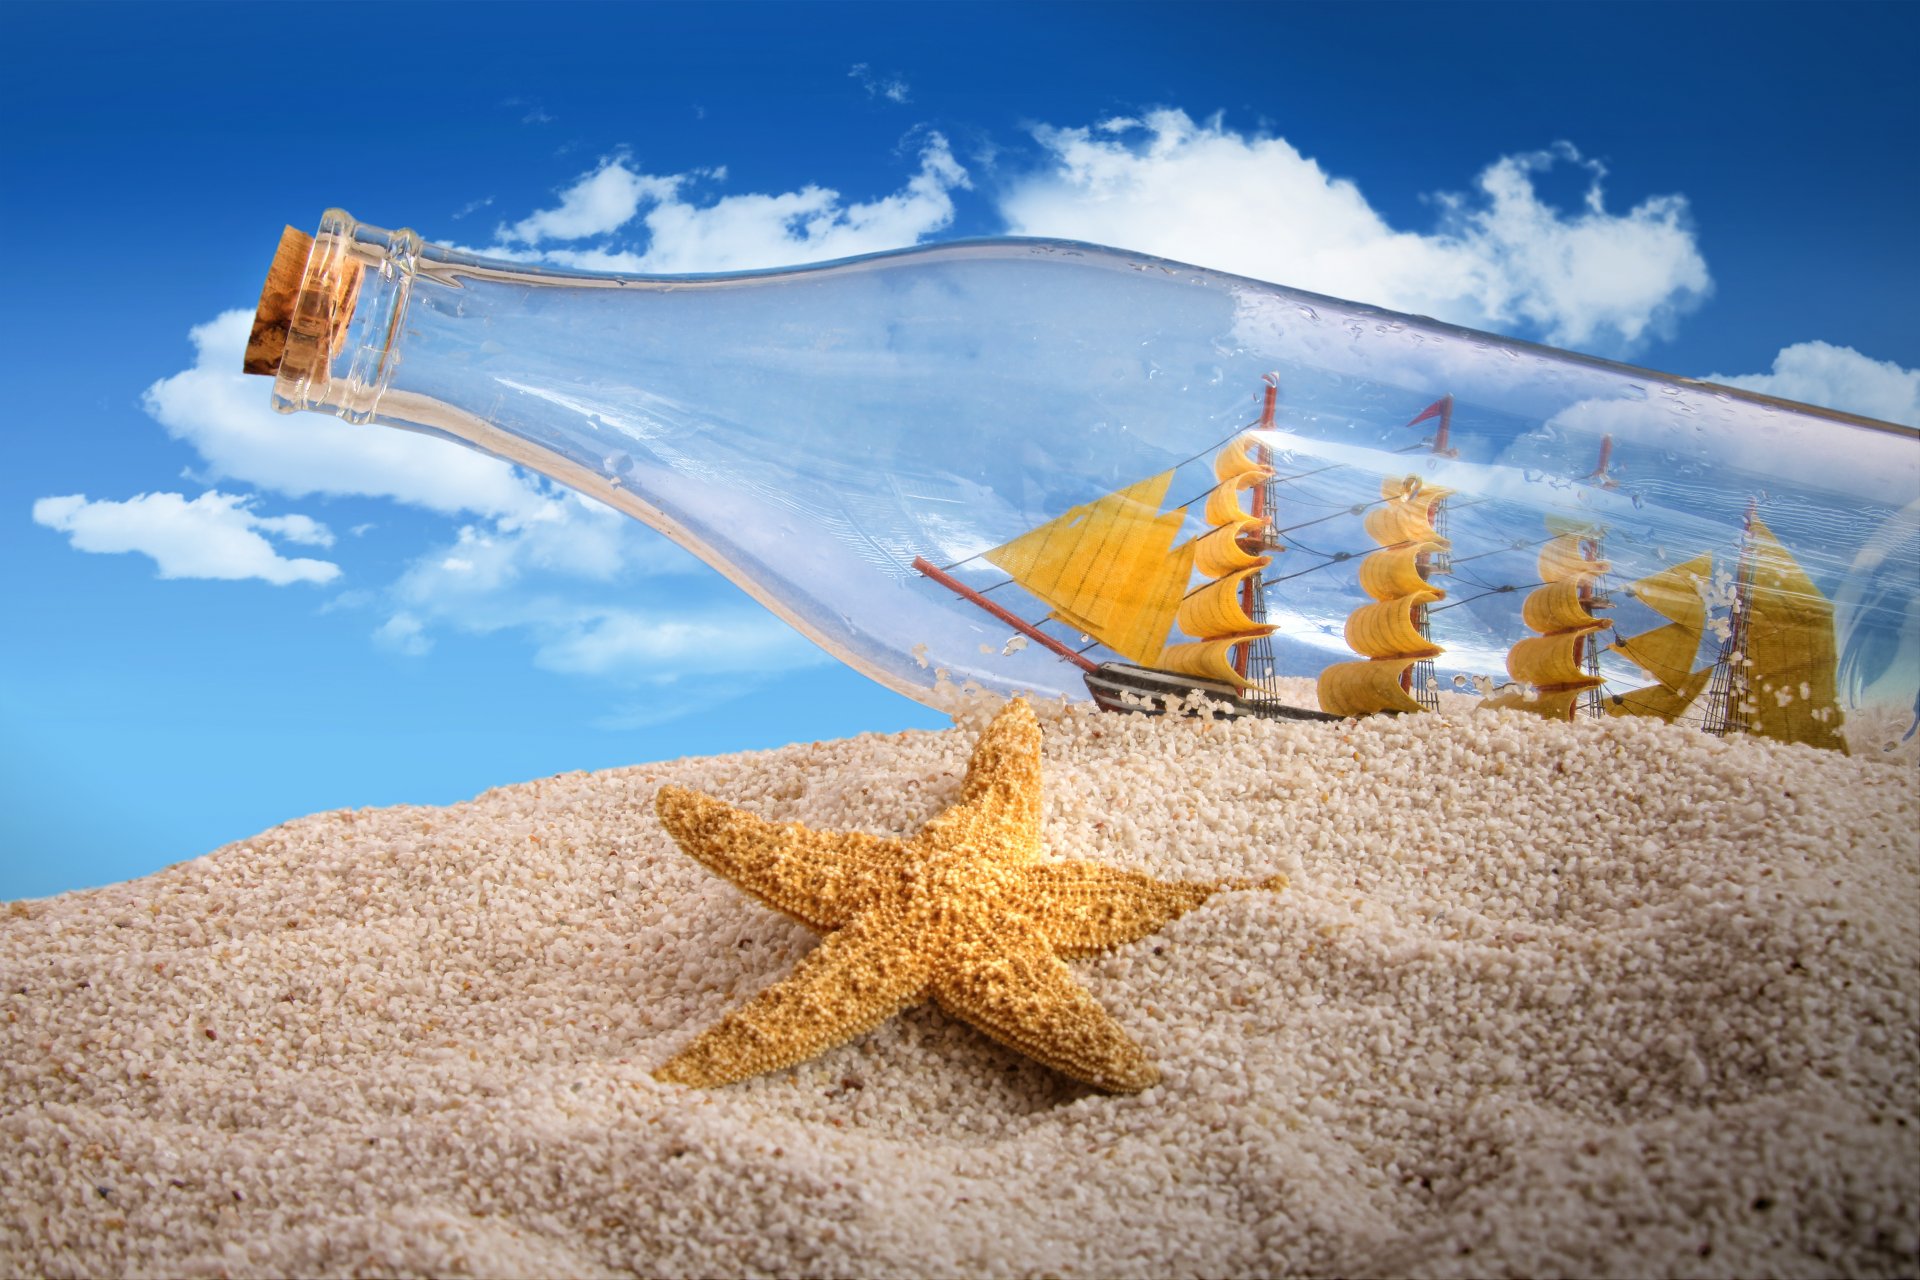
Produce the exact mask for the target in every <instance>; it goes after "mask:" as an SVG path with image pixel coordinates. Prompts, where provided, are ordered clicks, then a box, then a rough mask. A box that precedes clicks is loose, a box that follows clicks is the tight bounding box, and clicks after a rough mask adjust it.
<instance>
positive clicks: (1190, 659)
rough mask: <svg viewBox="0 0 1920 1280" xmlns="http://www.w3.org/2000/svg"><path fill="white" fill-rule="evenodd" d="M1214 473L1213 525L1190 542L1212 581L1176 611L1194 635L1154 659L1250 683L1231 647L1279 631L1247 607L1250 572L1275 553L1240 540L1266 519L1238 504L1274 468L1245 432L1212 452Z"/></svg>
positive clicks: (1197, 566) (1206, 512) (1208, 514)
mask: <svg viewBox="0 0 1920 1280" xmlns="http://www.w3.org/2000/svg"><path fill="white" fill-rule="evenodd" d="M1213 475H1214V479H1215V480H1217V481H1218V483H1217V484H1215V485H1214V487H1213V488H1212V489H1211V490H1209V491H1208V493H1207V498H1206V503H1205V505H1204V507H1203V509H1202V512H1201V514H1202V517H1203V518H1204V519H1205V520H1206V522H1207V524H1208V526H1209V528H1208V530H1207V532H1206V533H1203V534H1201V535H1200V536H1199V537H1198V538H1196V539H1194V541H1193V543H1192V544H1191V545H1192V547H1193V566H1192V567H1193V569H1194V570H1196V571H1197V572H1199V573H1200V574H1201V575H1202V576H1203V577H1205V578H1207V579H1209V581H1207V582H1205V583H1203V584H1202V585H1201V586H1199V587H1197V588H1195V589H1194V590H1192V591H1189V592H1187V593H1186V595H1185V597H1184V598H1183V599H1182V600H1181V601H1180V602H1179V607H1178V610H1177V612H1176V614H1175V620H1176V623H1177V625H1178V626H1179V628H1180V630H1181V631H1183V632H1185V633H1186V634H1187V635H1189V636H1192V637H1193V639H1192V640H1191V641H1184V642H1181V643H1177V644H1170V645H1168V646H1167V647H1166V650H1165V652H1164V653H1162V654H1161V655H1160V656H1159V659H1158V661H1156V662H1155V663H1153V664H1151V665H1154V666H1158V667H1160V668H1161V669H1162V670H1166V671H1177V672H1180V673H1181V674H1183V675H1192V676H1200V677H1201V678H1203V679H1207V680H1219V681H1223V682H1225V683H1228V684H1233V685H1237V686H1239V687H1240V688H1242V689H1244V688H1246V687H1247V680H1246V678H1245V677H1244V676H1242V675H1241V674H1240V673H1239V672H1238V671H1237V670H1235V668H1234V665H1233V661H1232V653H1233V650H1234V648H1235V647H1236V646H1238V645H1242V644H1245V643H1247V642H1248V641H1251V640H1257V639H1259V638H1260V637H1261V636H1266V635H1271V634H1273V630H1274V628H1273V627H1271V626H1269V625H1267V624H1266V623H1262V622H1256V621H1254V619H1253V618H1251V617H1249V616H1248V615H1247V611H1246V608H1245V607H1244V606H1243V604H1242V602H1241V594H1242V589H1243V587H1244V586H1245V584H1246V583H1247V582H1248V581H1250V580H1251V581H1253V582H1255V583H1256V584H1257V583H1258V580H1259V574H1260V571H1261V570H1262V569H1265V568H1266V567H1267V566H1268V565H1270V564H1272V563H1273V557H1272V556H1267V555H1261V554H1259V553H1258V552H1254V551H1249V550H1247V549H1246V548H1245V547H1244V546H1242V545H1241V539H1243V538H1246V537H1248V536H1249V535H1251V534H1254V533H1256V532H1258V531H1260V530H1261V529H1264V528H1265V527H1266V525H1267V521H1266V520H1264V519H1262V518H1260V517H1258V516H1255V515H1253V514H1251V513H1250V512H1248V511H1247V510H1246V509H1245V508H1244V507H1242V506H1241V505H1240V491H1241V490H1242V489H1251V488H1253V487H1254V486H1256V485H1259V484H1263V483H1265V482H1266V481H1267V480H1269V479H1271V478H1272V477H1273V469H1272V468H1271V467H1268V466H1265V465H1263V464H1262V463H1260V462H1258V461H1257V460H1256V459H1255V457H1254V454H1253V440H1252V438H1251V437H1249V436H1239V437H1236V438H1235V439H1234V440H1233V442H1232V443H1230V444H1228V445H1227V446H1226V447H1225V448H1223V449H1221V450H1220V452H1219V453H1217V454H1215V455H1214V459H1213Z"/></svg>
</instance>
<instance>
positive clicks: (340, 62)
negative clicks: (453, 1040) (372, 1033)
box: [0, 4, 1920, 897]
mask: <svg viewBox="0 0 1920 1280" xmlns="http://www.w3.org/2000/svg"><path fill="white" fill-rule="evenodd" d="M4 15H5V17H6V20H7V26H8V30H9V33H10V39H9V41H8V42H7V47H6V49H5V51H4V52H0V71H3V72H4V74H0V113H3V114H0V126H3V127H0V164H3V165H4V169H3V170H0V172H3V173H4V175H5V179H6V181H5V188H4V190H5V196H4V200H3V201H0V210H4V219H5V230H6V233H7V235H8V236H9V239H10V242H11V243H12V244H14V245H15V246H16V248H15V252H14V253H13V254H12V255H11V257H10V260H9V265H8V270H7V279H6V285H5V295H4V296H5V308H6V320H7V323H6V333H7V339H6V345H5V348H4V349H5V361H4V366H3V367H4V374H5V380H6V392H7V405H8V407H9V410H10V413H9V422H8V425H7V432H8V438H9V443H10V446H11V456H10V458H9V465H8V466H7V467H6V468H4V470H0V571H3V572H4V575H5V587H6V599H7V602H8V608H7V611H6V615H7V624H6V625H5V626H4V627H0V662H3V664H4V665H0V672H4V674H3V675H0V800H3V801H4V806H5V807H4V811H3V812H4V816H3V817H0V897H21V896H35V895H40V894H46V893H52V892H58V891H60V890H63V889H68V888H73V887H78V886H84V885H92V884H101V883H107V882H111V881H115V880H120V879H125V878H128V877H131V876H136V875H140V874H144V873H146V872H148V871H151V870H154V869H157V868H158V867H160V866H163V865H165V864H167V863H169V862H173V861H177V860H179V859H181V858H186V857H191V856H195V855H198V854H200V853H204V852H207V851H210V850H211V849H213V848H215V847H217V846H218V845H220V844H222V843H224V842H226V841H229V840H234V839H239V838H242V837H245V836H248V835H250V834H253V833H255V832H257V831H259V830H262V829H264V828H266V827H268V826H271V825H273V824H274V823H276V822H279V821H284V820H286V819H290V818H293V817H297V816H299V815H301V814H304V813H309V812H313V811H315V810H320V809H326V808H333V807H341V806H363V805H377V804H393V803H401V802H417V803H446V802H449V801H453V800H457V799H461V798H465V797H467V796H471V795H473V794H475V793H477V792H478V791H481V790H483V789H485V788H487V787H489V786H493V785H498V784H504V783H509V782H515V781H521V780H524V779H527V778H532V777H538V776H542V775H545V774H550V773H555V772H560V771H564V770H570V769H596V768H606V767H610V766H615V765H622V764H629V763H635V762H640V761H646V760H656V759H666V758H672V757H675V756H680V755H689V754H705V753H715V752H729V751H737V750H744V749H752V748H762V747H772V746H777V745H781V744H784V743H788V742H793V741H801V740H808V739H813V738H821V737H833V736H840V735H844V734H850V733H857V732H864V731H894V730H898V729H904V728H914V727H935V726H938V725H939V724H941V723H942V720H941V718H940V717H939V716H937V715H936V714H935V713H933V712H931V711H929V710H927V709H925V708H922V707H920V706H918V705H916V704H914V703H911V702H908V701H906V700H905V699H902V698H900V697H898V696H896V695H894V694H892V693H889V692H886V691H884V690H882V689H880V688H878V687H876V686H874V685H872V684H870V683H869V682H868V681H866V680H865V679H864V678H862V677H860V676H857V675H855V674H853V673H851V672H849V671H846V670H844V669H842V668H840V667H839V666H837V665H835V664H833V663H831V662H827V661H824V660H822V659H820V658H818V657H817V656H816V655H815V654H814V653H813V652H812V651H811V650H810V648H809V647H808V646H806V645H805V644H804V643H803V642H795V641H790V640H788V639H787V638H785V637H782V636H781V635H779V634H778V628H777V626H775V625H774V624H771V623H769V624H767V626H768V627H769V628H770V629H769V630H766V631H763V632H760V633H758V634H759V639H758V640H757V642H756V643H758V644H759V645H760V646H761V647H760V648H759V649H756V650H754V651H753V654H752V660H751V662H750V663H749V662H746V661H744V660H743V661H741V662H734V663H732V665H731V666H730V665H729V663H730V659H729V658H728V657H727V656H726V655H721V656H720V657H718V658H716V657H715V656H714V655H713V654H711V653H706V654H703V653H700V652H697V651H696V649H697V646H693V645H690V644H687V643H683V642H682V641H681V640H679V639H676V637H678V636H681V635H682V633H681V632H679V631H676V630H675V628H674V619H675V617H676V612H675V611H676V609H679V608H683V607H685V606H686V605H687V604H688V602H697V603H699V604H701V605H702V606H703V607H711V608H732V607H734V606H735V605H737V604H738V600H739V598H738V593H736V592H734V591H733V588H731V587H730V586H728V585H727V584H725V583H724V582H722V581H720V580H719V579H717V578H716V577H715V576H714V575H712V574H710V573H708V572H706V571H705V570H703V569H701V568H699V567H698V566H696V565H694V564H692V563H691V562H690V561H689V560H688V558H686V557H685V556H684V555H683V554H682V553H680V552H678V551H677V550H676V549H674V548H672V547H671V546H669V545H667V544H665V543H664V542H663V541H662V540H661V539H660V538H659V537H658V536H657V535H654V534H652V533H651V532H649V531H647V530H645V529H642V528H640V527H639V526H637V525H634V524H632V523H631V522H626V521H622V520H618V519H613V518H609V517H607V516H605V515H603V514H602V513H600V512H597V511H596V510H594V509H591V508H589V507H588V506H586V505H585V504H583V503H580V502H578V501H575V500H573V499H571V498H569V497H567V496H566V495H564V494H561V493H559V492H558V491H556V490H554V489H552V488H551V487H550V486H545V485H542V484H539V483H537V482H535V481H533V480H532V479H530V478H528V477H524V476H516V475H514V474H512V473H511V472H508V471H506V470H505V469H503V468H499V467H495V466H494V465H493V464H491V463H490V462H488V461H487V460H484V459H480V458H479V457H478V455H465V454H461V456H460V457H459V458H453V457H451V456H447V457H445V458H442V457H441V455H437V454H436V455H434V456H433V461H432V462H431V463H430V464H428V465H425V466H420V467H410V468H400V469H396V468H395V467H394V466H393V465H392V464H391V461H390V460H386V461H383V459H382V457H381V456H379V455H377V454H375V453H370V452H367V451H365V450H359V449H357V448H344V447H342V448H335V447H334V446H332V445H331V444H329V443H328V442H329V441H330V440H331V439H332V437H327V436H324V435H316V434H315V433H314V429H313V426H314V424H321V423H323V422H324V420H322V419H318V418H313V417H311V416H310V415H309V416H303V417H300V418H293V419H278V418H276V417H274V415H272V414H270V413H268V412H267V411H266V410H265V408H264V406H265V402H266V393H267V386H266V383H265V382H263V381H259V380H246V381H236V375H234V374H233V373H232V372H231V370H232V368H233V367H235V366H236V365H237V359H238V347H237V345H236V343H237V342H238V341H239V340H240V338H241V337H243V335H244V328H245V325H244V320H245V315H244V314H241V313H248V312H250V311H251V308H252V305H253V301H254V298H255V297H256V295H257V293H258V290H259V285H260V281H261V279H262V277H263V275H264V271H265V267H266V264H267V262H268V260H269V259H270V258H271V256H272V250H273V245H274V242H275V239H276V237H277V235H278V233H279V228H280V227H281V225H282V224H283V223H289V222H290V223H293V224H294V225H296V226H301V227H303V228H307V229H311V227H312V226H313V225H314V224H315V223H316V222H317V220H318V217H319V214H320V212H321V211H322V210H323V209H324V208H326V207H328V206H330V205H339V206H341V207H344V208H346V209H348V210H350V211H352V212H353V213H354V214H355V215H356V216H358V217H361V218H363V219H366V220H368V221H371V222H374V223H376V224H379V225H383V226H399V225H410V226H413V227H414V228H416V229H417V230H419V231H420V232H421V233H422V234H423V235H425V236H426V237H427V238H429V239H433V240H439V241H442V242H449V243H458V244H461V245H465V246H467V247H470V248H475V249H483V250H484V249H488V248H494V247H500V248H507V249H511V250H513V251H515V252H519V253H523V254H532V255H537V256H542V257H545V258H547V259H549V260H551V261H555V262H572V263H576V264H588V265H591V264H593V263H596V262H604V263H616V264H622V265H627V266H635V265H637V266H639V267H641V268H643V269H658V270H695V269H727V268H734V267H748V266H771V265H778V264H780V263H783V262H797V261H803V260H818V259H821V258H825V257H830V256H837V255H839V254H844V253H848V252H865V251H869V250H877V249H883V248H890V247H897V246H900V245H906V244H912V243H924V242H932V241H938V240H943V239H948V238H953V237H958V236H968V235H990V234H997V233H1004V232H1008V231H1020V232H1035V233H1042V234H1056V235H1066V236H1072V237H1075V238H1081V239H1091V240H1097V241H1104V242H1107V243H1117V244H1120V245H1122V246H1123V247H1127V248H1134V249H1141V250H1146V251H1150V252H1154V253H1159V254H1163V255H1165V256H1169V257H1174V258H1181V259H1185V260H1189V261H1197V262H1201V263H1203V264H1204V265H1209V266H1217V267H1222V268H1225V269H1228V270H1234V271H1239V272H1242V273H1245V274H1250V275H1255V276H1260V277H1263V278H1267V279H1273V280H1277V281H1279V282H1281V283H1285V284H1291V285H1295V286H1299V287H1303V288H1308V289H1312V290H1316V291H1319V292H1324V293H1330V294H1334V295H1337V296H1343V297H1348V298H1353V299H1356V300H1359V301H1365V302H1373V303H1378V304H1382V305H1387V306H1393V307H1399V308H1402V309H1411V310H1416V311H1422V312H1425V313H1428V314H1433V315H1436V316H1439V317H1440V318H1442V319H1450V320H1457V321H1460V322H1463V323H1470V324H1480V325H1483V326H1486V327H1491V328H1494V329H1495V330H1497V331H1500V332H1504V333H1509V334H1512V335H1514V336H1519V337H1525V338H1532V339H1540V340H1547V341H1553V342H1556V343H1559V344H1561V345H1567V346H1571V347H1574V348H1576V349H1580V350H1587V351H1593V352H1595V353H1598V354H1602V355H1608V356H1614V357H1625V358H1628V359H1631V360H1633V361H1634V362H1636V363H1640V364H1645V365H1650V366H1652V367H1655V368H1660V369H1665V370H1669V371H1672V372H1676V373H1681V374H1688V375H1693V376H1709V375H1714V376H1718V377H1720V378H1722V379H1736V380H1739V381H1741V382H1743V384H1745V385H1750V386H1754V387H1756V388H1758V389H1762V390H1767V391H1771V392H1773V393H1774V394H1779V395H1784V396H1787V397H1789V398H1795V399H1807V400H1812V401H1815V402H1818V403H1823V404H1828V405H1832V406H1834V407H1838V408H1845V409H1850V410H1853V411H1855V412H1860V413H1866V414H1869V415H1872V416H1878V417H1883V418H1897V419H1900V420H1904V421H1908V422H1914V421H1916V420H1920V407H1917V405H1920V372H1916V371H1915V369H1916V366H1920V324H1916V322H1915V320H1914V312H1913V298H1912V293H1913V282H1914V281H1915V280H1920V247H1917V245H1916V237H1915V235H1914V233H1913V227H1914V210H1915V209H1916V208H1920V199H1917V198H1916V197H1920V167H1916V166H1915V165H1914V164H1913V162H1912V159H1911V157H1912V156H1913V155H1915V154H1920V106H1917V105H1916V104H1917V103H1920V96H1917V95H1916V94H1915V91H1914V89H1913V74H1912V67H1911V65H1910V60H1911V51H1912V49H1913V48H1914V47H1915V41H1916V37H1920V9H1916V8H1915V7H1914V6H1911V5H1896V4H1885V5H1863V6H1851V5H1845V4H1823V5H1819V6H1813V5H1803V6H1770V5H1762V4H1740V5H1731V4H1718V5H1703V6H1691V5H1683V4H1663V5H1649V4H1631V5H1614V6H1584V5H1571V4H1567V5H1493V6H1469V5H1448V4H1422V5H1407V6H1402V5H1391V4H1367V5H1345V6H1331V5H1328V6H1309V7H1294V6H1254V5H1231V6H1218V7H1216V6H1207V5H1199V4H1183V5H1177V6H1159V5H1150V4H1136V5H1125V6H1111V7H1108V6H1097V5H1069V6H1047V5H1019V6H1005V7H1001V6H983V5H966V4H942V5H884V6H883V5H839V6H810V5H803V4H781V5H772V6H758V5H750V4H728V5H713V6H684V7H683V6H673V5H652V6H633V7H625V6H617V5H590V6H579V7H575V6H569V5H563V4H547V5H541V6H537V7H520V6H516V5H509V4H496V5H487V6H475V7H455V6H451V5H445V6H438V5H436V6H424V7H373V6H358V5H351V4H343V5H337V6H330V7H320V6H292V5H269V4H262V5H252V6H242V5H217V6H211V7H198V6H191V5H168V4H146V5H131V6H124V7H121V6H103V5H77V4H76V5H19V4H13V5H7V6H5V8H4ZM249 397H253V398H254V399H249ZM255 399H257V405H256V404H255V403H254V400H255ZM303 426H305V427H307V428H309V429H308V431H307V434H305V435H302V434H301V430H302V427H303ZM446 448H448V449H449V450H451V449H452V447H451V446H447V447H446ZM453 452H454V453H459V452H460V451H457V450H453ZM409 456H410V457H411V456H415V455H409ZM419 456H424V455H419ZM449 564H459V565H464V566H465V568H464V569H461V570H460V571H459V572H458V573H455V572H453V571H452V570H450V569H449V568H448V566H449ZM749 666H750V667H751V670H750V671H748V670H742V668H743V667H749ZM754 672H760V673H763V674H760V675H755V674H753V673H754Z"/></svg>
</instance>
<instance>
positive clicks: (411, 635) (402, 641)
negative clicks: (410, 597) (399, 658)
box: [373, 611, 433, 658]
mask: <svg viewBox="0 0 1920 1280" xmlns="http://www.w3.org/2000/svg"><path fill="white" fill-rule="evenodd" d="M373 642H374V643H375V644H377V645H379V646H380V647H381V648H382V649H387V650H391V651H392V652H394V653H402V654H405V655H406V656H408V657H410V658H417V657H420V656H421V655H423V654H426V653H429V652H431V651H432V649H433V640H432V638H431V637H429V636H428V635H427V633H426V628H425V627H424V626H422V625H421V623H420V619H418V618H416V617H414V616H413V615H412V614H410V613H407V612H404V611H402V612H400V613H396V614H394V615H393V616H392V617H391V618H388V619H387V620H386V621H385V622H383V623H381V624H380V625H379V626H378V627H376V628H374V632H373Z"/></svg>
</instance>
